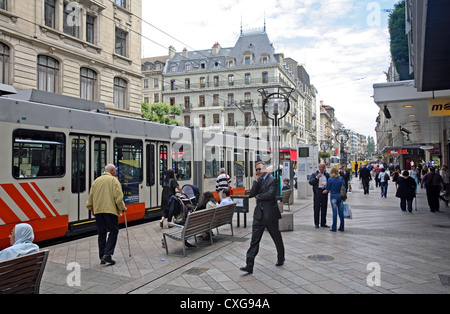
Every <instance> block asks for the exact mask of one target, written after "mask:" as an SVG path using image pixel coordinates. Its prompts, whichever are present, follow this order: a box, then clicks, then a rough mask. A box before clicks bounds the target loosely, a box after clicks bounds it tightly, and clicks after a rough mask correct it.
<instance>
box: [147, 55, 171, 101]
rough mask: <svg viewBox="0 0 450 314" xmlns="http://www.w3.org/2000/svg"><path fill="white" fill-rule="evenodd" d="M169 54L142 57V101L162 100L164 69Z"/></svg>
mask: <svg viewBox="0 0 450 314" xmlns="http://www.w3.org/2000/svg"><path fill="white" fill-rule="evenodd" d="M168 58H169V56H160V57H153V58H144V59H142V74H143V76H144V78H143V79H142V97H143V99H142V101H143V102H146V103H148V104H149V105H151V104H156V103H159V102H162V86H163V84H162V83H163V71H164V67H165V66H166V62H167V59H168Z"/></svg>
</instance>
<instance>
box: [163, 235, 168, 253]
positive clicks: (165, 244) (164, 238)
mask: <svg viewBox="0 0 450 314" xmlns="http://www.w3.org/2000/svg"><path fill="white" fill-rule="evenodd" d="M163 241H164V247H165V248H166V254H167V255H169V248H168V247H167V240H166V235H165V234H163Z"/></svg>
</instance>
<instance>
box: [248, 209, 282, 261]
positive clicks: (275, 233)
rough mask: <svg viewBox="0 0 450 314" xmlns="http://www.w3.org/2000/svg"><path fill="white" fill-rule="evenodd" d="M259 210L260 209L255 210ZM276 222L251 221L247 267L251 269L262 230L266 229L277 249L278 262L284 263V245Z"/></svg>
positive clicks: (257, 250)
mask: <svg viewBox="0 0 450 314" xmlns="http://www.w3.org/2000/svg"><path fill="white" fill-rule="evenodd" d="M255 210H260V209H255ZM278 222H279V221H278V220H274V221H267V220H266V219H264V218H260V219H255V218H254V219H253V227H252V240H251V242H250V248H249V249H248V251H247V266H248V267H250V268H252V269H253V266H254V264H255V258H256V255H258V252H259V242H260V241H261V238H262V236H263V234H264V230H265V229H266V228H267V230H268V231H269V234H270V236H271V237H272V240H273V242H274V243H275V247H276V248H277V258H278V261H284V244H283V238H282V237H281V232H280V229H279V226H278Z"/></svg>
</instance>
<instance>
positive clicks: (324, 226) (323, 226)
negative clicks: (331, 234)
mask: <svg viewBox="0 0 450 314" xmlns="http://www.w3.org/2000/svg"><path fill="white" fill-rule="evenodd" d="M321 227H322V228H330V226H329V225H321Z"/></svg>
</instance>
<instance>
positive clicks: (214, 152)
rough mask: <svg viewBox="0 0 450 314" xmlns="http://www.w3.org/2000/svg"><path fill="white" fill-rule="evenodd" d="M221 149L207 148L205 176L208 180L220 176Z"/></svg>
mask: <svg viewBox="0 0 450 314" xmlns="http://www.w3.org/2000/svg"><path fill="white" fill-rule="evenodd" d="M219 170H220V169H219V148H217V147H215V146H213V147H205V175H206V178H208V179H209V178H217V176H218V175H219Z"/></svg>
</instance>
